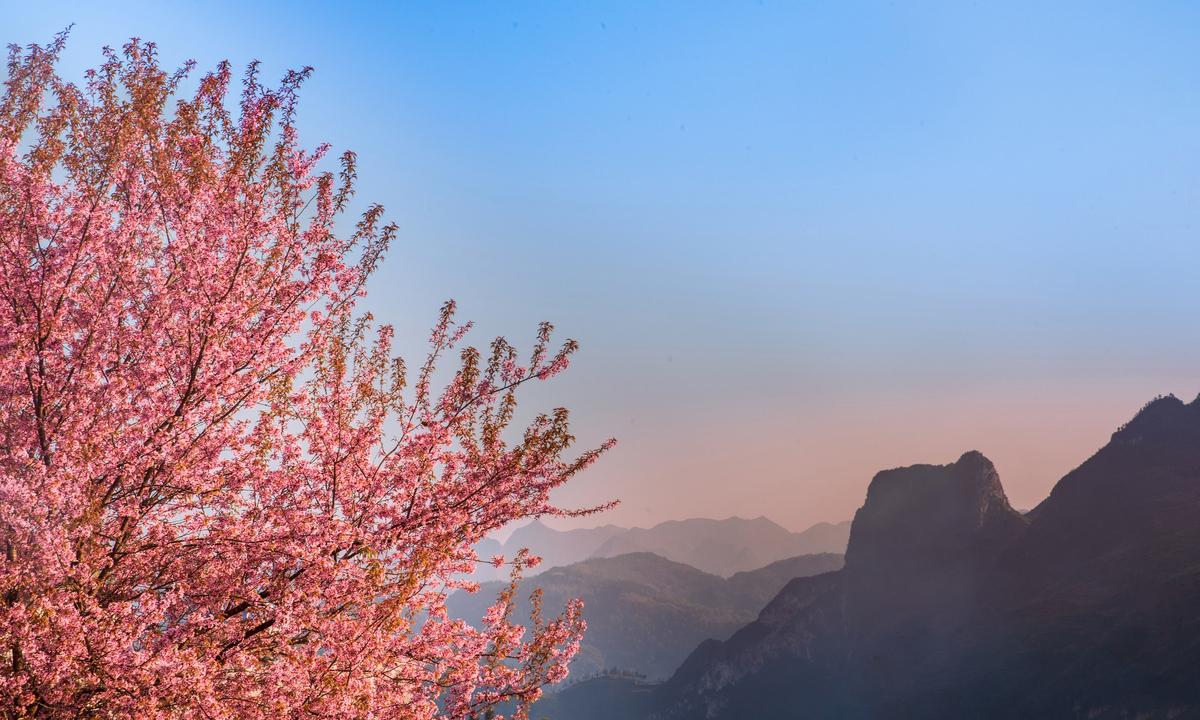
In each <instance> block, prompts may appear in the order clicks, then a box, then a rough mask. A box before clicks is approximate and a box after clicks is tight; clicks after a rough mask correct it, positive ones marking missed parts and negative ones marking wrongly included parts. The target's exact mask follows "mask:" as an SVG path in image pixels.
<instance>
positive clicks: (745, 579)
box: [447, 552, 842, 678]
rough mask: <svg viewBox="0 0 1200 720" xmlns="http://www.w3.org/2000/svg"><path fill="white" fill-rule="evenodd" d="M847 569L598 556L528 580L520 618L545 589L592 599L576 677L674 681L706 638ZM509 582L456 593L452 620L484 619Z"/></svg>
mask: <svg viewBox="0 0 1200 720" xmlns="http://www.w3.org/2000/svg"><path fill="white" fill-rule="evenodd" d="M841 566H842V556H841V555H840V554H833V553H822V554H817V555H804V556H801V557H795V558H789V559H786V560H780V561H777V562H774V563H771V564H770V565H767V566H766V567H763V568H759V569H757V570H753V571H750V572H739V573H735V574H734V575H733V576H731V577H729V578H722V577H718V576H716V575H712V574H709V573H705V572H702V571H700V570H697V569H696V568H694V567H691V566H690V565H685V564H683V563H678V562H674V561H672V560H668V559H666V558H664V557H660V556H658V555H655V554H653V553H648V552H637V553H629V554H624V555H619V556H617V557H612V558H593V559H590V560H585V561H583V562H579V563H575V564H573V565H568V566H566V567H557V568H552V569H550V570H548V571H546V572H544V573H541V574H540V575H538V576H536V577H534V578H530V579H529V580H527V581H526V582H524V583H522V585H521V591H520V597H522V598H524V601H523V602H522V603H519V604H518V606H517V610H516V614H515V617H518V618H525V617H529V613H530V610H531V609H532V608H531V605H530V603H529V600H528V597H529V594H530V593H531V592H532V591H533V590H534V589H539V590H541V591H542V597H543V600H544V602H545V604H546V607H547V608H556V607H557V608H561V607H563V606H564V605H565V604H566V602H567V601H568V600H569V599H571V598H576V597H582V598H586V600H585V603H584V619H585V620H586V621H587V624H588V629H587V633H586V635H585V637H584V640H583V642H582V643H581V645H580V653H579V655H578V656H576V659H575V660H574V661H573V662H572V664H571V672H572V673H573V674H574V675H575V677H579V676H581V675H588V674H593V673H597V672H599V671H602V670H605V669H612V668H619V669H620V670H622V671H626V672H632V673H640V674H642V675H646V676H648V677H651V678H665V677H667V676H669V675H670V674H671V673H672V672H674V671H675V669H676V668H677V667H678V666H679V663H681V662H683V660H684V658H686V657H687V655H688V653H689V652H691V650H692V649H693V648H695V647H696V645H697V644H699V643H700V642H701V641H703V640H705V639H706V638H721V639H724V638H728V637H729V636H730V635H731V634H733V632H734V631H735V630H737V629H738V628H739V627H741V626H742V625H745V624H746V623H747V622H749V621H751V620H753V619H754V617H755V615H757V613H758V610H759V609H760V608H761V607H762V606H763V605H764V604H765V603H766V602H767V601H769V600H770V599H771V598H772V597H774V596H775V595H776V594H777V593H778V592H779V590H780V589H781V588H782V587H783V586H784V585H786V584H787V583H788V582H789V581H790V580H791V579H792V578H795V577H801V576H809V575H816V574H819V573H825V572H829V571H831V570H836V569H838V568H840V567H841ZM504 585H506V583H504V582H500V581H495V582H489V583H484V584H483V585H482V586H481V587H480V590H479V592H477V593H465V592H461V591H460V592H456V593H454V594H452V595H451V596H450V598H449V599H448V601H447V610H448V611H449V612H450V614H451V616H452V617H456V618H461V619H464V620H467V621H468V622H471V621H478V620H479V619H480V618H482V617H483V615H484V612H485V611H486V610H487V607H488V606H489V605H491V604H492V603H494V602H495V601H496V595H497V594H498V592H499V591H500V589H501V588H502V587H503V586H504Z"/></svg>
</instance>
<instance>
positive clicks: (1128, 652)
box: [533, 396, 1200, 720]
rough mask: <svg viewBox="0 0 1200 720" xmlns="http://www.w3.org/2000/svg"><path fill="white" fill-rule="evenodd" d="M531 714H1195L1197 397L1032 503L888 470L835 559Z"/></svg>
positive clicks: (992, 489)
mask: <svg viewBox="0 0 1200 720" xmlns="http://www.w3.org/2000/svg"><path fill="white" fill-rule="evenodd" d="M533 716H534V717H542V716H549V717H554V718H556V720H616V719H617V718H621V719H622V720H639V719H640V720H669V719H672V718H678V719H692V718H696V719H698V718H715V719H721V718H726V719H733V718H738V719H747V720H748V719H752V718H783V717H786V718H822V719H824V718H851V719H863V720H876V719H878V720H891V719H893V718H895V719H899V718H927V719H930V720H943V719H945V720H950V719H951V718H954V719H957V718H978V719H980V720H992V719H995V720H1000V719H1001V718H1039V719H1040V718H1088V719H1089V720H1135V719H1136V720H1189V719H1195V718H1200V398H1198V399H1197V400H1196V401H1194V402H1192V403H1190V404H1185V403H1183V402H1182V401H1180V400H1178V399H1176V398H1174V397H1171V396H1168V397H1165V398H1158V399H1156V400H1154V401H1152V402H1150V403H1149V404H1147V406H1146V407H1144V408H1143V409H1142V411H1141V412H1139V413H1138V414H1137V415H1136V416H1135V417H1134V418H1133V420H1131V421H1130V422H1129V423H1128V424H1126V425H1125V426H1123V427H1122V428H1120V429H1119V430H1118V431H1117V432H1115V433H1114V434H1113V435H1112V438H1111V440H1110V442H1109V443H1108V444H1107V445H1105V446H1104V447H1103V448H1101V449H1100V450H1099V451H1098V452H1097V453H1096V454H1095V455H1093V456H1092V457H1091V458H1089V459H1087V460H1086V461H1085V462H1083V463H1082V464H1081V465H1080V466H1079V467H1078V468H1076V469H1075V470H1073V471H1072V472H1070V473H1069V474H1067V475H1066V476H1065V477H1064V478H1062V480H1060V481H1059V482H1058V483H1057V485H1056V486H1055V487H1054V489H1053V491H1052V492H1051V493H1050V495H1049V497H1048V498H1046V500H1045V501H1043V502H1042V503H1041V504H1040V505H1038V506H1037V507H1035V508H1034V509H1033V510H1031V511H1030V512H1029V513H1028V514H1027V515H1022V514H1021V513H1018V512H1017V511H1015V510H1013V509H1012V507H1011V506H1010V505H1009V503H1008V500H1007V498H1006V497H1005V494H1004V489H1003V487H1002V485H1001V483H1000V478H999V476H998V474H997V472H996V470H995V468H994V467H993V465H992V463H991V462H990V461H989V460H988V459H987V458H986V457H984V456H983V455H982V454H980V453H978V452H968V453H965V454H964V455H963V456H962V457H960V458H959V459H958V460H957V461H956V462H954V463H951V464H949V465H942V466H937V465H917V466H912V467H907V468H899V469H895V470H887V471H884V472H881V473H879V474H877V475H876V476H875V478H874V479H873V480H872V482H871V484H870V486H869V488H868V491H867V496H866V499H865V501H864V503H863V506H862V508H861V509H860V510H859V511H858V513H857V514H856V515H855V518H854V521H853V524H852V529H851V533H850V540H849V546H848V548H847V550H846V556H845V565H844V567H843V568H842V569H840V570H838V571H835V572H829V573H823V574H819V575H814V576H810V577H802V578H796V579H793V580H791V581H790V582H788V583H787V584H786V585H785V586H784V587H783V589H782V590H780V592H779V593H778V594H777V595H776V596H775V597H774V598H773V599H772V600H771V601H770V602H768V603H767V604H766V605H765V607H763V608H762V610H761V611H760V612H759V613H758V616H757V617H756V619H755V620H753V621H752V622H750V623H748V624H746V625H745V626H743V627H742V628H740V629H739V630H737V631H736V632H735V633H733V635H732V636H731V637H729V638H728V639H725V640H721V639H715V638H714V639H709V640H706V641H704V642H702V643H700V644H699V645H698V646H697V647H696V648H695V650H693V651H692V653H691V654H690V655H689V656H688V658H687V659H686V660H685V661H684V662H683V663H682V665H681V666H680V667H679V669H678V670H677V671H676V672H675V673H674V674H673V675H672V676H671V678H670V679H669V680H668V681H667V682H665V683H662V684H658V685H647V684H644V683H637V682H634V681H632V680H629V679H627V678H611V677H610V678H598V679H596V680H591V681H586V682H582V683H578V684H576V685H574V686H572V687H570V688H567V689H566V690H564V691H562V692H559V693H555V694H551V695H548V696H547V697H546V698H544V699H543V700H542V701H540V702H539V703H538V704H537V705H536V706H535V708H534V714H533Z"/></svg>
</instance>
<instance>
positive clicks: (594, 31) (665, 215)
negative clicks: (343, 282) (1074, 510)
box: [0, 0, 1200, 530]
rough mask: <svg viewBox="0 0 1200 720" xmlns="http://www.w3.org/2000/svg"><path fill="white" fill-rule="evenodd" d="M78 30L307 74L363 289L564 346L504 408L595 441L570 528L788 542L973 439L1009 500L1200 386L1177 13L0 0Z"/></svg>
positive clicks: (8, 29) (383, 307)
mask: <svg viewBox="0 0 1200 720" xmlns="http://www.w3.org/2000/svg"><path fill="white" fill-rule="evenodd" d="M72 23H73V24H74V27H73V29H72V30H71V35H70V41H69V45H68V49H67V51H66V53H65V55H64V58H63V60H62V63H61V70H62V72H63V73H64V74H66V75H67V76H68V77H74V78H80V77H81V76H82V73H83V71H84V69H86V68H88V67H93V66H95V65H97V64H98V63H99V62H100V58H101V53H100V50H101V48H102V47H103V46H105V45H111V46H120V45H121V44H122V43H124V42H125V41H126V40H127V39H128V38H130V37H140V38H142V39H144V40H152V41H154V42H155V43H157V45H158V47H159V50H160V54H161V57H162V59H163V60H164V62H165V63H166V64H168V65H178V64H181V63H182V62H183V61H184V60H187V59H194V60H196V61H197V63H198V67H199V69H200V70H208V69H211V68H212V67H214V66H215V65H216V63H217V62H219V61H220V60H225V59H228V60H230V61H231V62H232V63H233V64H234V65H235V66H244V65H246V64H247V63H249V62H250V61H251V60H255V59H257V60H259V61H261V62H262V68H263V71H264V74H265V77H267V78H281V77H282V76H283V74H284V72H285V71H286V70H287V69H289V68H299V67H303V66H313V67H314V68H315V73H314V75H313V77H312V78H311V79H310V80H309V81H308V82H307V83H306V85H305V86H304V88H303V89H302V92H301V98H302V99H301V107H300V119H299V125H300V129H301V136H302V139H303V140H304V142H306V143H308V144H309V145H316V144H318V143H321V142H328V143H330V144H331V145H332V146H333V150H334V151H335V153H336V152H340V151H342V150H345V149H351V150H354V151H355V152H356V153H357V154H358V157H359V169H358V174H359V184H358V195H357V196H356V202H358V203H359V209H360V210H361V208H362V207H365V206H366V203H368V202H379V203H381V204H383V205H385V206H386V207H387V210H388V211H387V215H388V217H389V218H390V219H393V220H395V221H396V222H397V223H398V224H399V226H400V235H399V237H398V240H397V242H396V243H395V244H394V245H393V247H392V249H391V252H390V255H389V257H388V259H387V261H386V263H385V264H384V266H383V267H382V268H381V269H380V271H379V272H378V273H377V275H376V276H375V277H374V279H373V282H372V285H371V287H370V293H371V294H370V297H369V298H368V299H367V301H366V303H365V306H366V307H367V308H368V309H369V310H370V311H371V312H373V313H374V315H375V317H376V319H377V320H379V321H381V322H387V323H391V324H393V325H395V327H396V329H397V334H398V337H399V338H400V343H399V345H400V349H401V351H402V352H403V354H404V355H406V356H407V357H410V358H413V359H416V358H419V357H420V356H421V355H422V352H423V343H424V341H425V339H426V338H427V337H428V330H429V328H430V327H431V326H432V324H433V323H434V321H435V319H436V315H437V310H438V308H439V306H440V305H441V304H442V303H443V302H444V301H445V300H447V299H450V298H453V299H455V300H456V301H457V302H458V306H459V312H460V317H462V318H463V319H472V320H474V321H476V324H477V327H476V330H475V331H473V333H472V335H471V336H470V337H471V338H472V340H473V341H474V342H475V343H477V344H480V345H486V343H487V342H489V341H490V339H491V337H492V336H494V335H504V336H505V337H507V338H508V339H509V340H510V341H512V342H514V343H517V344H519V345H521V344H524V345H531V344H532V340H533V336H534V332H535V330H536V325H537V323H538V322H539V321H542V320H548V321H550V322H552V323H554V324H555V326H556V328H557V331H558V337H560V338H567V337H570V338H573V339H575V340H577V341H579V343H580V344H581V350H580V351H579V353H578V354H577V356H576V358H575V361H574V363H573V365H572V367H571V368H570V369H569V370H568V371H567V372H566V373H564V374H563V375H561V376H559V377H558V378H555V379H553V380H552V381H550V382H548V383H545V384H542V385H540V386H539V387H536V388H534V389H532V391H531V392H529V393H528V394H527V395H526V396H525V398H524V399H523V400H522V411H523V412H529V413H533V412H535V411H539V410H549V409H551V408H554V407H557V406H565V407H567V408H569V409H570V410H571V413H572V419H573V425H572V426H573V428H574V430H575V435H576V436H577V438H578V441H579V447H580V448H581V449H582V448H583V447H587V446H594V445H597V444H599V443H600V442H602V441H603V440H604V439H605V438H607V437H610V436H613V437H616V438H617V440H618V445H617V446H616V448H615V449H613V450H612V451H611V452H610V453H609V454H608V455H606V456H605V457H604V458H602V460H601V461H600V462H599V463H598V464H597V465H596V466H594V467H593V468H592V469H590V470H588V471H587V472H586V473H584V474H582V475H580V476H579V477H577V478H576V479H574V480H572V482H571V483H570V484H569V485H567V486H565V487H563V488H561V489H560V490H559V491H557V493H556V495H555V499H556V501H557V502H559V503H560V504H562V505H563V506H566V507H589V506H593V505H596V504H600V503H604V502H607V501H608V500H612V499H619V500H620V501H621V505H620V506H619V507H617V508H616V509H614V510H611V511H608V512H607V513H605V514H603V515H600V516H594V517H591V518H586V519H583V520H579V521H575V524H576V525H585V526H586V525H594V524H602V523H608V522H611V523H616V524H619V525H625V526H634V525H636V526H648V525H652V524H654V523H657V522H661V521H664V520H670V519H682V518H688V517H715V518H723V517H728V516H732V515H738V516H741V517H757V516H760V515H765V516H767V517H769V518H771V519H772V520H775V521H776V522H778V523H780V524H781V525H783V526H785V527H788V528H790V529H793V530H802V529H804V528H805V527H808V526H809V525H811V524H813V523H815V522H819V521H832V522H836V521H840V520H847V519H850V518H851V517H852V516H853V513H854V511H855V510H856V509H857V508H858V506H859V505H860V504H861V502H862V499H863V497H864V495H865V491H866V487H867V484H868V483H869V482H870V479H871V477H872V476H873V475H874V474H875V473H876V472H877V471H879V470H882V469H886V468H892V467H899V466H904V465H910V464H914V463H932V464H943V463H948V462H952V461H954V460H955V459H957V458H958V456H959V455H961V454H962V453H963V452H965V451H967V450H972V449H975V450H979V451H981V452H983V453H984V454H985V455H986V456H988V457H989V458H991V459H992V460H993V462H995V464H996V466H997V469H998V470H999V472H1000V476H1001V479H1002V482H1003V483H1004V486H1005V488H1006V490H1007V492H1008V495H1009V498H1010V500H1011V501H1012V503H1013V505H1014V506H1016V507H1018V508H1029V507H1033V506H1034V505H1036V504H1037V503H1038V502H1040V501H1041V500H1042V499H1043V498H1044V497H1045V496H1046V495H1047V494H1048V493H1049V491H1050V488H1051V487H1052V486H1053V484H1054V483H1055V482H1056V481H1057V480H1058V479H1059V478H1060V477H1061V476H1062V475H1064V474H1065V473H1067V472H1068V471H1070V470H1071V469H1072V468H1074V467H1075V466H1077V465H1078V464H1079V463H1081V462H1082V461H1083V460H1085V459H1086V458H1087V457H1088V456H1090V455H1091V454H1092V453H1093V452H1095V451H1096V450H1097V449H1099V447H1101V446H1102V445H1103V444H1104V443H1105V442H1107V440H1108V437H1109V435H1110V434H1111V433H1112V432H1113V431H1115V430H1116V429H1117V427H1118V426H1119V425H1121V424H1122V423H1124V422H1126V421H1128V420H1129V419H1130V418H1131V417H1132V416H1133V415H1134V414H1135V413H1136V412H1137V410H1138V409H1139V408H1140V407H1141V406H1142V405H1143V404H1145V402H1147V401H1148V400H1150V399H1151V398H1153V397H1155V396H1156V395H1160V394H1168V393H1173V394H1175V395H1177V396H1179V397H1181V398H1183V399H1185V400H1189V401H1190V400H1191V399H1192V398H1194V397H1195V396H1196V394H1197V393H1198V392H1200V374H1198V372H1197V371H1198V369H1200V364H1198V361H1200V333H1198V332H1197V331H1198V330H1200V283H1197V281H1196V279H1197V272H1198V270H1200V243H1198V242H1197V235H1198V233H1200V205H1198V200H1200V43H1197V42H1196V41H1195V39H1196V38H1197V37H1200V5H1197V4H1195V3H1189V2H1182V1H1181V2H1141V3H1134V2H1123V3H1118V2H1097V1H1095V0H1092V1H1089V2H1055V3H1045V2H1023V1H1020V0H1016V1H1009V2H984V1H979V2H962V1H958V0H955V1H947V2H905V1H903V0H896V1H894V2H845V1H843V2H833V1H830V2H805V1H801V0H795V1H791V2H784V1H782V0H724V1H723V2H702V1H698V0H689V1H687V2H683V1H680V2H667V1H664V2H656V3H639V2H566V1H564V0H554V1H550V0H547V1H545V2H499V1H496V2H492V1H484V2H455V1H452V0H439V1H434V0H428V1H425V2H399V1H393V2H340V3H330V2H310V1H308V0H289V2H265V1H255V0H239V1H237V2H227V1H225V0H207V1H205V2H171V3H164V2H150V1H148V0H145V1H142V2H137V1H133V0H129V1H123V0H111V1H109V2H105V3H95V2H83V1H79V2H73V1H71V0H64V1H59V2H53V3H46V2H42V3H31V2H26V1H19V2H18V1H14V0H0V40H2V41H3V42H5V43H16V44H20V45H26V44H28V43H34V42H36V43H45V42H47V41H49V40H50V39H51V38H52V37H53V36H54V34H55V33H56V32H59V31H61V30H62V29H63V28H65V27H67V26H68V25H71V24H72ZM558 523H559V526H560V527H567V526H569V525H568V524H566V523H564V522H563V521H558ZM552 524H553V523H552Z"/></svg>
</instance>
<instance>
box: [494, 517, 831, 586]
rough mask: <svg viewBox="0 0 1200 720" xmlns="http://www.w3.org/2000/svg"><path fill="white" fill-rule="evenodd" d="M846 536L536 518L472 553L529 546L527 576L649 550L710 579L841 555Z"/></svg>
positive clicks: (754, 525) (503, 576) (508, 553)
mask: <svg viewBox="0 0 1200 720" xmlns="http://www.w3.org/2000/svg"><path fill="white" fill-rule="evenodd" d="M849 536H850V523H849V521H846V522H841V523H838V524H836V525H833V524H830V523H824V522H823V523H817V524H816V525H813V526H812V527H810V528H808V529H807V530H805V531H803V532H798V533H794V532H790V531H788V530H786V529H784V528H782V527H780V526H779V525H776V524H775V523H773V522H771V521H770V520H768V519H767V518H765V517H759V518H755V519H754V520H744V519H742V518H738V517H732V518H727V519H725V520H708V519H691V520H671V521H668V522H664V523H659V524H658V525H655V526H654V527H652V528H631V529H629V528H622V527H618V526H616V525H605V526H603V527H597V528H588V529H580V530H554V529H552V528H550V527H548V526H546V525H545V524H544V523H542V522H541V521H540V520H535V521H534V522H532V523H530V524H528V525H525V526H523V527H520V528H518V529H517V530H515V531H514V532H513V534H512V535H511V536H510V537H509V538H508V540H507V541H506V542H505V543H504V544H500V543H499V542H497V541H496V540H494V539H491V538H487V539H485V540H482V541H481V542H479V543H476V545H475V552H476V554H477V555H478V556H479V557H480V559H481V560H484V561H486V560H487V559H489V558H491V557H492V556H494V555H504V556H505V557H506V558H512V557H513V556H515V555H516V554H517V552H518V551H519V550H520V549H521V548H529V550H530V552H532V553H533V554H534V555H537V556H539V557H541V558H542V564H541V565H539V566H538V568H537V569H535V570H533V571H531V572H529V573H528V574H529V575H536V574H537V573H539V572H545V571H546V570H548V569H549V568H552V567H561V566H564V565H570V564H572V563H576V562H579V561H581V560H586V559H588V558H591V557H596V558H608V557H616V556H617V555H627V554H629V553H637V552H651V553H654V554H655V555H660V556H662V557H665V558H667V559H669V560H674V561H675V562H681V563H685V564H687V565H691V566H692V567H694V568H698V569H700V570H703V571H704V572H707V573H710V574H713V575H720V576H721V577H729V576H731V575H733V574H734V573H737V572H742V571H746V570H754V569H756V568H761V567H763V566H764V565H768V564H770V563H773V562H775V561H776V560H783V559H786V558H790V557H796V556H798V555H812V554H818V553H836V554H841V553H844V552H845V551H846V543H847V541H848V538H849ZM507 578H508V571H507V569H506V568H501V569H499V570H496V569H494V568H492V567H490V566H486V565H483V564H481V566H480V567H479V568H477V569H476V571H475V574H474V575H472V578H471V579H473V580H476V581H479V582H486V581H489V580H507Z"/></svg>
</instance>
